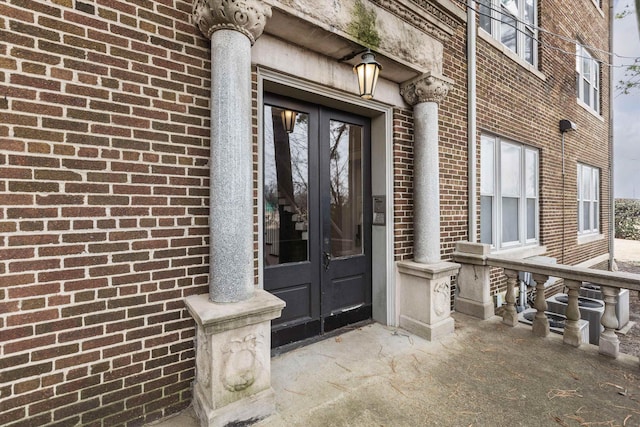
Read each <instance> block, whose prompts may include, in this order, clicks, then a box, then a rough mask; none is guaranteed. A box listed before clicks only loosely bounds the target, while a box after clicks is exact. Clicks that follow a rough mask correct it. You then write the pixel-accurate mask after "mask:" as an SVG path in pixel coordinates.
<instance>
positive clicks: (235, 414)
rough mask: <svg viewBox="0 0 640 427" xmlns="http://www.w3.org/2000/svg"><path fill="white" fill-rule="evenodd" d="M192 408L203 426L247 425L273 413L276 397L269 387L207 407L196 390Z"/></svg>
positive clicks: (205, 401)
mask: <svg viewBox="0 0 640 427" xmlns="http://www.w3.org/2000/svg"><path fill="white" fill-rule="evenodd" d="M193 409H194V411H195V413H196V416H197V417H198V419H199V420H200V425H201V426H203V427H204V426H207V427H225V426H229V425H232V426H233V425H242V426H247V425H250V424H253V423H255V422H258V421H260V420H262V419H264V418H267V417H268V416H270V415H272V414H274V413H275V412H276V397H275V392H274V391H273V389H271V388H269V390H265V391H262V392H260V393H258V394H254V395H252V396H249V397H245V398H244V399H240V400H237V401H235V402H233V403H230V404H228V405H227V406H223V407H222V408H212V407H208V405H207V400H206V399H205V398H204V397H203V396H200V395H199V394H198V392H197V391H196V394H195V395H194V396H193Z"/></svg>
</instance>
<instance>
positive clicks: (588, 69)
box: [576, 44, 600, 114]
mask: <svg viewBox="0 0 640 427" xmlns="http://www.w3.org/2000/svg"><path fill="white" fill-rule="evenodd" d="M576 90H577V96H578V99H579V100H580V101H582V102H583V103H584V104H585V105H586V106H588V107H589V108H591V109H592V110H593V111H595V112H596V113H598V114H600V63H599V62H598V61H596V60H595V59H594V58H593V56H591V54H590V53H589V52H588V51H587V49H586V48H585V47H584V46H582V45H580V44H576Z"/></svg>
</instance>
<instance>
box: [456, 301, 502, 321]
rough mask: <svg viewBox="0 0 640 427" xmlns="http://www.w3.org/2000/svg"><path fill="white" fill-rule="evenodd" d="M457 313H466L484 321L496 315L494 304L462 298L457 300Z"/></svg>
mask: <svg viewBox="0 0 640 427" xmlns="http://www.w3.org/2000/svg"><path fill="white" fill-rule="evenodd" d="M456 312H458V313H464V314H467V315H469V316H473V317H477V318H478V319H482V320H487V319H488V318H490V317H493V315H494V314H495V310H494V308H493V303H492V302H484V303H483V302H478V301H473V300H470V299H466V298H462V297H457V298H456Z"/></svg>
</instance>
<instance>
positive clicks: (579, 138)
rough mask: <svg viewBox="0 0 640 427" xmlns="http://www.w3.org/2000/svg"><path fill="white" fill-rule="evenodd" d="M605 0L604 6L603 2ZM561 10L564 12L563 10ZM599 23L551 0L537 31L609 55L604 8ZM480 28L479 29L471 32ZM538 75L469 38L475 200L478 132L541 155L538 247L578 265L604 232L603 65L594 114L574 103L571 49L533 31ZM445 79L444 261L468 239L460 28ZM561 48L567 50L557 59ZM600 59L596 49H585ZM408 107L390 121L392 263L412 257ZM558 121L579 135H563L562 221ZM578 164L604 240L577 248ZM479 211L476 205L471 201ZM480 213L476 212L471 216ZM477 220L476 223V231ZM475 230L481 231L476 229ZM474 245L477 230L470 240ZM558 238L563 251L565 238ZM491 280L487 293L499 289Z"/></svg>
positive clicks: (588, 10)
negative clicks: (590, 172)
mask: <svg viewBox="0 0 640 427" xmlns="http://www.w3.org/2000/svg"><path fill="white" fill-rule="evenodd" d="M605 3H607V2H605ZM567 7H568V9H567ZM602 11H603V14H604V15H605V16H604V17H602V16H601V15H600V12H598V10H597V9H596V7H595V6H594V5H593V4H592V3H590V2H586V3H584V4H583V3H576V4H573V3H572V4H571V5H570V6H567V4H566V2H562V1H559V0H556V1H551V2H547V1H545V2H539V25H540V26H542V27H543V28H545V29H547V30H549V31H552V32H554V33H559V34H560V35H562V36H564V37H567V38H569V39H580V40H581V41H582V42H583V43H584V44H587V45H592V46H595V47H596V48H598V49H601V50H604V51H607V50H608V4H604V5H603V7H602ZM479 31H480V30H479ZM540 39H541V40H542V43H541V44H540V46H539V67H538V68H539V71H540V72H541V73H542V74H543V75H544V76H545V79H541V78H539V77H538V76H536V75H535V74H534V73H532V72H530V71H528V70H527V69H526V68H524V67H522V66H521V65H519V64H518V63H516V62H515V61H513V60H512V59H510V58H508V57H507V56H506V55H505V54H504V53H503V52H501V51H500V50H498V49H496V48H495V47H494V46H493V45H492V44H490V43H488V42H487V41H485V40H483V39H481V38H478V42H477V69H476V71H477V83H476V84H477V114H478V121H477V128H478V133H477V144H478V150H477V177H476V178H477V181H478V186H477V189H476V191H477V194H478V200H479V194H480V192H479V191H480V188H479V180H480V149H479V145H480V134H481V133H482V132H491V133H494V134H497V135H499V136H502V137H506V138H509V139H512V140H514V141H517V142H520V143H523V144H527V145H531V146H533V147H537V148H538V149H539V150H540V167H539V178H540V187H539V194H540V198H539V200H540V244H542V245H545V246H546V247H547V249H548V255H550V256H553V257H556V258H557V260H558V262H560V263H565V264H577V263H580V262H583V261H586V260H588V259H591V258H594V257H596V256H598V255H601V254H604V253H607V251H608V236H609V226H608V217H609V212H610V211H609V209H610V207H609V172H608V167H609V161H610V159H609V155H608V139H607V138H608V129H609V126H608V121H609V83H608V81H609V69H608V67H607V66H606V65H603V66H602V67H601V71H602V73H601V111H602V113H601V117H600V118H598V117H596V116H594V115H593V114H592V113H590V112H588V111H587V110H585V109H584V108H583V107H581V106H579V105H578V104H577V102H576V87H575V84H576V83H575V80H576V78H575V45H574V44H572V43H569V42H567V41H566V40H563V39H561V38H558V37H555V36H552V35H549V34H545V33H542V32H541V33H540ZM444 46H445V49H444V69H443V74H444V75H445V76H446V77H449V78H452V79H453V80H454V81H455V84H454V87H453V89H452V90H451V91H450V92H449V94H448V96H447V97H446V98H445V99H444V101H443V102H442V103H441V104H440V106H439V108H440V123H439V127H440V130H439V138H440V150H439V155H440V205H441V211H442V216H441V218H440V220H441V232H440V234H441V236H440V237H441V252H442V256H443V258H444V259H448V258H449V256H450V253H451V252H452V251H453V249H454V246H455V242H456V241H459V240H468V229H467V227H468V226H467V221H468V201H467V197H468V196H467V195H468V192H467V191H468V190H467V168H468V163H467V161H468V156H467V125H466V120H467V66H466V29H465V26H464V24H463V25H461V26H459V27H458V29H457V30H456V32H455V34H454V35H453V36H452V37H451V38H450V39H449V40H448V41H447V42H446V43H445V44H444ZM558 48H560V49H562V50H565V51H567V52H569V53H568V54H564V53H560V52H559V51H558V50H557V49H558ZM592 53H594V54H595V56H596V58H598V59H599V60H602V61H604V62H607V60H608V58H607V57H606V55H605V54H604V53H603V52H598V51H597V50H596V51H592ZM411 115H412V113H411V110H406V111H405V110H396V113H395V115H394V168H395V169H394V175H395V192H396V194H395V198H394V200H395V203H396V206H395V225H396V231H395V238H396V243H395V254H396V260H401V259H411V258H412V257H413V226H412V215H413V210H412V209H413V208H412V185H411V179H412V178H411V177H412V173H413V172H412V170H413V162H412V156H411V153H412V143H413V138H412V136H413V131H412V127H411V125H410V122H409V121H408V120H409V118H410V117H411ZM560 119H570V120H572V121H573V122H575V123H577V125H578V132H574V133H570V134H567V135H566V137H565V171H566V176H565V186H564V198H565V202H564V222H563V221H562V212H563V202H562V199H563V197H562V158H561V134H560V132H559V130H558V122H559V120H560ZM576 162H584V163H586V164H588V165H590V166H595V167H598V168H599V169H600V177H601V185H600V201H601V211H600V224H601V226H600V229H601V232H602V234H603V238H602V239H600V240H597V241H595V242H592V243H585V244H578V239H577V204H576V203H577V202H576V198H577V196H576V169H577V163H576ZM477 207H478V212H479V209H480V207H479V203H478V204H477ZM478 215H479V214H478ZM479 223H480V222H479V216H478V218H477V224H478V227H479ZM478 230H479V228H478ZM477 237H478V239H479V234H478V236H477ZM563 241H564V254H563V250H562V247H563V243H562V242H563ZM499 276H500V275H498V274H494V275H493V276H492V277H494V278H495V280H493V287H492V289H493V291H494V292H496V291H497V290H498V288H499V285H500V283H501V280H500V277H499Z"/></svg>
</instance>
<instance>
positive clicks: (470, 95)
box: [467, 0, 478, 243]
mask: <svg viewBox="0 0 640 427" xmlns="http://www.w3.org/2000/svg"><path fill="white" fill-rule="evenodd" d="M473 3H474V2H473V0H468V2H467V151H468V154H467V158H468V163H469V164H468V167H467V174H468V179H467V181H468V195H469V198H468V203H469V231H468V233H469V242H471V243H476V242H477V233H478V228H477V221H476V216H477V213H478V212H477V211H478V210H477V207H476V184H477V180H476V169H477V168H476V163H477V156H476V32H477V29H476V11H475V6H474V4H473Z"/></svg>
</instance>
